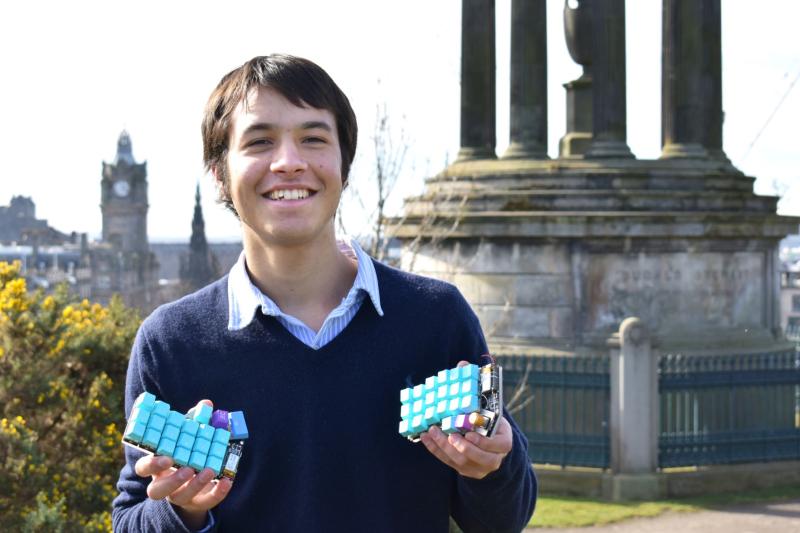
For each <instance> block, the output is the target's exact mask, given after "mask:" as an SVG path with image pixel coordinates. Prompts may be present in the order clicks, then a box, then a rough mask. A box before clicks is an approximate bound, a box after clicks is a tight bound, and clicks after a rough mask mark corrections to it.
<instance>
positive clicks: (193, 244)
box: [181, 183, 219, 290]
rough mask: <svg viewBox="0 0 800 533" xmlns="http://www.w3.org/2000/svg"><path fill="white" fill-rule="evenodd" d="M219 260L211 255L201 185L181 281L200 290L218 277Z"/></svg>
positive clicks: (198, 185)
mask: <svg viewBox="0 0 800 533" xmlns="http://www.w3.org/2000/svg"><path fill="white" fill-rule="evenodd" d="M218 270H219V269H218V265H217V258H216V257H215V256H214V254H213V253H211V250H210V249H209V247H208V242H207V241H206V224H205V221H204V220H203V208H202V206H201V204H200V184H199V183H198V184H197V187H196V188H195V193H194V216H193V217H192V237H191V239H190V240H189V253H188V255H187V256H184V257H183V258H182V260H181V281H182V282H183V283H184V284H185V285H187V287H188V288H189V289H190V290H196V289H199V288H201V287H203V286H205V285H207V284H209V283H211V282H212V281H214V279H215V278H216V277H217V276H218Z"/></svg>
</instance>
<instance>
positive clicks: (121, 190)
mask: <svg viewBox="0 0 800 533" xmlns="http://www.w3.org/2000/svg"><path fill="white" fill-rule="evenodd" d="M129 192H131V186H130V184H129V183H128V182H127V181H117V182H115V183H114V194H116V195H117V196H120V197H123V198H124V197H125V196H128V193H129Z"/></svg>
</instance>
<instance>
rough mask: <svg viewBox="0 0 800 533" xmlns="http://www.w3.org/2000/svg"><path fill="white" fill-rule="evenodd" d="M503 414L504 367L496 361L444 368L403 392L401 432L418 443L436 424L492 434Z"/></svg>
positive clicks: (448, 430) (447, 429) (449, 430)
mask: <svg viewBox="0 0 800 533" xmlns="http://www.w3.org/2000/svg"><path fill="white" fill-rule="evenodd" d="M502 414H503V369H502V368H501V367H500V365H498V364H497V363H496V362H495V361H494V360H492V362H491V363H489V364H487V365H484V366H478V365H475V364H469V365H465V366H460V367H456V368H451V369H448V370H442V371H440V372H439V373H438V374H436V375H435V376H430V377H428V378H427V379H425V382H424V383H421V384H419V385H416V386H414V387H408V388H405V389H403V390H401V391H400V425H399V433H400V434H401V435H402V436H404V437H406V438H408V439H409V440H411V441H412V442H418V441H419V436H420V435H421V434H422V433H424V432H426V431H427V430H428V429H429V428H430V427H432V426H439V427H441V429H442V431H443V432H445V433H448V434H449V433H456V432H458V433H462V434H464V433H466V432H468V431H475V432H477V433H479V434H481V435H485V436H489V437H491V436H492V435H494V432H495V430H496V428H497V422H498V421H499V420H500V417H501V416H502Z"/></svg>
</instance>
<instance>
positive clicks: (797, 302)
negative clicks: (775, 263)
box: [780, 235, 800, 340]
mask: <svg viewBox="0 0 800 533" xmlns="http://www.w3.org/2000/svg"><path fill="white" fill-rule="evenodd" d="M780 259H781V296H780V306H781V327H782V328H783V331H784V332H785V333H786V336H787V337H791V338H792V339H798V340H800V235H789V236H788V237H786V238H785V239H783V240H782V241H781V244H780Z"/></svg>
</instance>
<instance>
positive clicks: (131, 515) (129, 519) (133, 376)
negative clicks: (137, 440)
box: [111, 325, 216, 533]
mask: <svg viewBox="0 0 800 533" xmlns="http://www.w3.org/2000/svg"><path fill="white" fill-rule="evenodd" d="M151 362H152V353H151V350H150V347H149V344H148V342H147V338H146V334H145V325H143V326H142V327H141V328H139V332H138V333H137V335H136V340H135V342H134V344H133V350H132V352H131V358H130V362H129V363H128V374H127V378H126V381H125V417H126V418H127V417H128V416H129V415H130V412H131V406H132V405H133V402H134V400H135V399H136V398H137V397H138V396H139V394H141V393H142V392H144V391H148V392H152V393H154V394H156V396H159V397H161V394H160V393H161V391H160V390H159V388H158V386H157V383H155V382H154V381H153V380H152V379H149V378H148V377H147V376H149V374H150V372H149V370H150V368H149V366H150V365H151ZM143 455H144V454H143V453H142V452H139V451H138V450H135V449H133V448H130V447H128V446H125V466H124V467H123V468H122V470H121V471H120V474H119V480H118V481H117V490H118V491H119V495H118V496H117V497H116V498H115V499H114V502H113V503H112V509H111V517H112V523H113V528H114V531H125V532H131V533H138V532H143V533H144V532H148V533H149V532H155V531H179V532H184V533H190V530H189V529H187V528H186V526H185V525H184V523H183V520H181V518H180V517H179V516H178V514H177V513H176V511H175V508H174V507H173V506H172V504H170V503H169V502H168V501H167V500H165V499H164V500H151V499H150V498H148V497H147V485H148V484H149V483H150V479H149V478H143V477H140V476H138V475H137V474H136V472H135V470H134V465H135V464H136V461H137V460H138V459H139V458H140V457H142V456H143ZM209 523H210V524H211V525H212V528H211V529H208V528H207V529H204V530H203V532H204V533H205V531H213V530H215V529H216V527H213V526H214V524H213V519H210V522H209Z"/></svg>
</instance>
